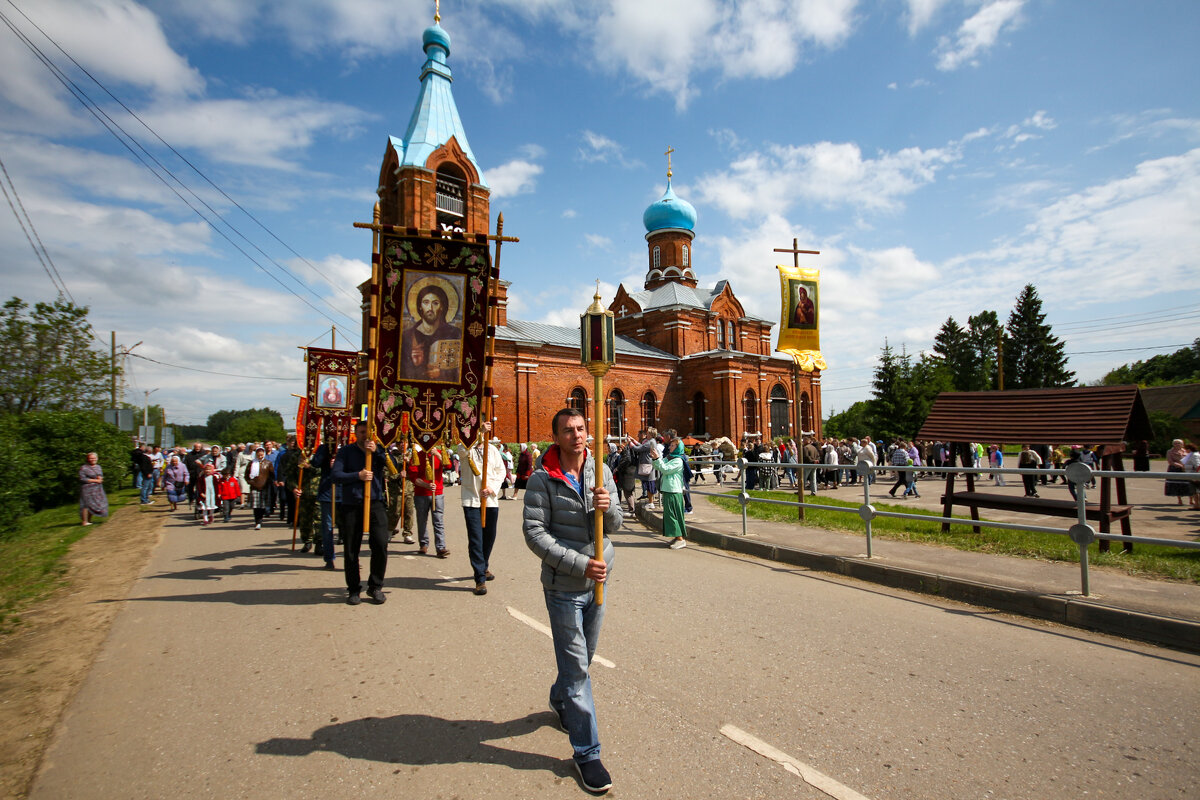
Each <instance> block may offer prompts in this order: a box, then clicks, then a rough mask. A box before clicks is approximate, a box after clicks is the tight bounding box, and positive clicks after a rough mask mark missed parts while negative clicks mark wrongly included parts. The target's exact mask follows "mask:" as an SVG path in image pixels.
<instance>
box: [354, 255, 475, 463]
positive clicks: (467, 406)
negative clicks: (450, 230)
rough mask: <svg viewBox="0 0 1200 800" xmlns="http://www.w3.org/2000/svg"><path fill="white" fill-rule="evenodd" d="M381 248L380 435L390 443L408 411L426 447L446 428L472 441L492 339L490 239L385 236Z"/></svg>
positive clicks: (377, 400)
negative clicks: (488, 340)
mask: <svg viewBox="0 0 1200 800" xmlns="http://www.w3.org/2000/svg"><path fill="white" fill-rule="evenodd" d="M379 250H380V253H381V256H382V258H381V262H380V273H379V274H380V281H381V286H380V287H379V323H378V325H379V329H378V334H377V340H376V341H377V342H378V346H377V348H376V353H375V357H376V381H375V421H376V424H375V432H376V435H377V436H378V438H379V440H380V442H382V443H383V444H384V445H388V444H391V442H392V441H394V440H395V438H396V436H397V435H398V434H399V433H400V431H401V421H402V415H404V414H405V413H407V414H408V422H409V426H410V427H411V430H412V435H413V438H414V439H416V440H417V442H419V443H420V445H421V446H422V447H423V448H426V449H429V448H432V447H433V446H434V445H435V444H436V443H437V442H438V441H440V440H441V439H442V436H443V434H444V433H445V432H446V425H447V424H453V425H454V429H455V430H454V432H455V434H456V435H457V436H458V437H461V438H462V439H463V440H464V441H468V442H469V441H474V439H475V435H476V433H477V432H478V430H479V426H480V422H481V418H480V413H479V410H480V407H481V406H482V403H483V396H484V369H483V368H484V358H485V353H486V350H485V344H486V342H487V337H488V335H489V331H488V278H489V275H490V273H491V254H490V252H489V251H488V246H487V238H486V237H484V236H482V235H475V236H471V237H469V238H467V237H462V236H461V235H460V236H455V237H453V238H431V237H428V236H420V235H416V234H415V232H414V233H413V234H411V235H408V236H396V235H391V234H383V235H381V236H380V242H379ZM452 420H453V421H452Z"/></svg>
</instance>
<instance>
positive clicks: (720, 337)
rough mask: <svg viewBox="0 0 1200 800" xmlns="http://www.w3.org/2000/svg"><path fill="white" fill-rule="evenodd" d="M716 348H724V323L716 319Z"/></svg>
mask: <svg viewBox="0 0 1200 800" xmlns="http://www.w3.org/2000/svg"><path fill="white" fill-rule="evenodd" d="M717 349H718V350H724V349H725V323H724V322H722V321H721V320H717Z"/></svg>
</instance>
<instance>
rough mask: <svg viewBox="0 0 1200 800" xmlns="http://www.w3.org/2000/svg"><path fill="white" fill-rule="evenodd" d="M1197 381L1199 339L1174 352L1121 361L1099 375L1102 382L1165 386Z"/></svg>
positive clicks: (1199, 371)
mask: <svg viewBox="0 0 1200 800" xmlns="http://www.w3.org/2000/svg"><path fill="white" fill-rule="evenodd" d="M1198 382H1200V339H1196V340H1195V341H1193V342H1192V346H1191V347H1184V348H1182V349H1180V350H1176V351H1175V352H1174V353H1169V354H1163V355H1157V356H1153V357H1151V358H1149V359H1147V360H1146V361H1137V362H1135V363H1133V364H1123V365H1121V366H1119V367H1117V368H1116V369H1114V370H1112V371H1110V372H1109V373H1108V374H1107V375H1105V376H1104V377H1103V378H1101V379H1100V384H1101V385H1103V386H1120V385H1123V384H1127V383H1136V384H1138V385H1139V386H1169V385H1171V384H1175V383H1198Z"/></svg>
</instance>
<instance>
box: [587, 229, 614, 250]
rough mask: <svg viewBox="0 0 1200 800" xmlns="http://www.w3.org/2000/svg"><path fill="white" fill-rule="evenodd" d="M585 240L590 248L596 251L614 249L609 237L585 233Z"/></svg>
mask: <svg viewBox="0 0 1200 800" xmlns="http://www.w3.org/2000/svg"><path fill="white" fill-rule="evenodd" d="M583 240H584V241H585V242H586V243H587V245H588V247H591V248H592V249H594V250H610V249H612V239H610V238H608V237H607V236H602V235H600V234H598V233H585V234H584V235H583Z"/></svg>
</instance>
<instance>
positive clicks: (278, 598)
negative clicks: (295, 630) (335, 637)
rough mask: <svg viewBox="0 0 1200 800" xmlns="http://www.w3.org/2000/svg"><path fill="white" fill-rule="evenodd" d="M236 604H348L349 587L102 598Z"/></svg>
mask: <svg viewBox="0 0 1200 800" xmlns="http://www.w3.org/2000/svg"><path fill="white" fill-rule="evenodd" d="M125 601H129V602H135V603H159V602H167V603H176V602H183V603H233V604H234V605H239V606H311V605H316V604H317V603H344V602H345V601H346V589H345V588H344V587H343V588H341V589H337V588H334V587H327V588H326V587H322V588H319V589H245V590H241V591H234V590H231V591H228V592H198V593H196V594H172V595H162V596H156V597H129V598H121V599H113V600H102V601H100V602H103V603H121V602H125Z"/></svg>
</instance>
